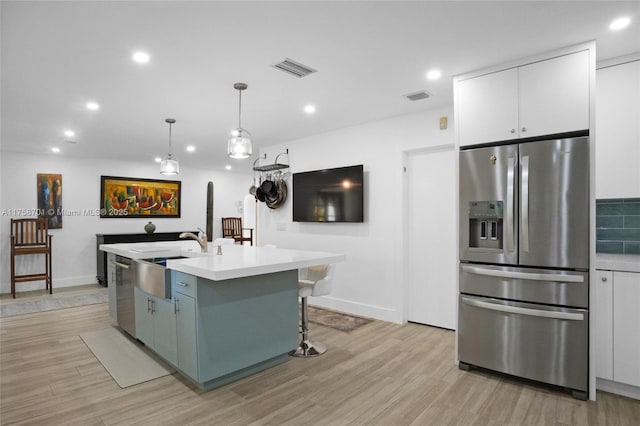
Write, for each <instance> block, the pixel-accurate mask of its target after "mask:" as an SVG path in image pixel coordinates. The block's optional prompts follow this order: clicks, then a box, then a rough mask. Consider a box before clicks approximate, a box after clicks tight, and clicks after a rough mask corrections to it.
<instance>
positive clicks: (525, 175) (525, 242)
mask: <svg viewBox="0 0 640 426" xmlns="http://www.w3.org/2000/svg"><path fill="white" fill-rule="evenodd" d="M521 173H522V200H521V203H522V212H521V213H520V217H522V226H521V229H520V236H521V237H522V247H521V250H522V251H523V252H528V251H529V156H528V155H523V156H522V172H521Z"/></svg>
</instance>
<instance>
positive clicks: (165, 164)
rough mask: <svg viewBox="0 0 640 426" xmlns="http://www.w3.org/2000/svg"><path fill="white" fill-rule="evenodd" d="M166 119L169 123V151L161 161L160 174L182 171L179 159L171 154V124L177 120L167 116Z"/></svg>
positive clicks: (174, 173) (175, 173)
mask: <svg viewBox="0 0 640 426" xmlns="http://www.w3.org/2000/svg"><path fill="white" fill-rule="evenodd" d="M164 121H165V122H167V123H169V153H168V154H167V156H166V157H164V158H163V159H162V161H161V162H160V174H163V175H177V174H178V173H179V172H180V165H179V164H178V160H177V159H176V158H175V157H173V156H172V155H171V126H172V125H173V123H175V122H176V120H175V119H174V118H167V119H165V120H164Z"/></svg>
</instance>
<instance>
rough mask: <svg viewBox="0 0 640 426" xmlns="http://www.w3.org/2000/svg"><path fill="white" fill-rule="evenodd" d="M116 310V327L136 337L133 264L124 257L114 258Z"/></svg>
mask: <svg viewBox="0 0 640 426" xmlns="http://www.w3.org/2000/svg"><path fill="white" fill-rule="evenodd" d="M115 265H116V300H117V303H116V310H117V312H118V325H119V326H120V328H122V329H123V330H124V331H126V332H127V333H129V334H130V335H132V336H133V337H136V317H135V305H134V300H133V286H134V279H133V277H134V262H133V261H132V260H131V259H129V258H126V257H122V256H116V261H115Z"/></svg>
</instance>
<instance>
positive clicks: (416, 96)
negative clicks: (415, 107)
mask: <svg viewBox="0 0 640 426" xmlns="http://www.w3.org/2000/svg"><path fill="white" fill-rule="evenodd" d="M404 97H405V98H407V99H409V100H410V101H419V100H421V99H427V98H430V97H431V94H430V93H429V92H427V91H426V90H422V91H420V92H416V93H409V94H408V95H404Z"/></svg>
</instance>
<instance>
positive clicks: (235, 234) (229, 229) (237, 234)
mask: <svg viewBox="0 0 640 426" xmlns="http://www.w3.org/2000/svg"><path fill="white" fill-rule="evenodd" d="M243 231H249V236H248V237H245V236H244V232H243ZM222 238H233V239H234V240H235V242H236V243H240V244H243V243H244V242H245V241H249V242H250V243H251V245H253V228H243V227H242V218H241V217H223V218H222Z"/></svg>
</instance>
